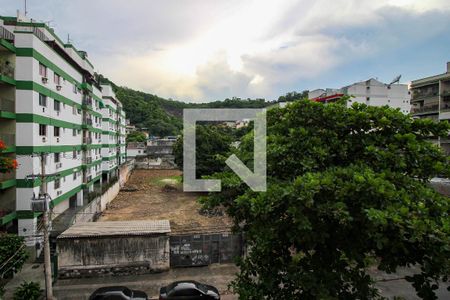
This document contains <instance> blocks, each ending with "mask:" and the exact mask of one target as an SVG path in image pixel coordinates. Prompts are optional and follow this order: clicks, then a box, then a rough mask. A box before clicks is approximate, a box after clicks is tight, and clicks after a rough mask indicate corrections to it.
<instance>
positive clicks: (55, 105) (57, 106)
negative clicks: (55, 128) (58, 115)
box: [53, 100, 61, 111]
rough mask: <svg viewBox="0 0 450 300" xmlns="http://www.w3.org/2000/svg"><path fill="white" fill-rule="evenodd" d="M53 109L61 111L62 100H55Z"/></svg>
mask: <svg viewBox="0 0 450 300" xmlns="http://www.w3.org/2000/svg"><path fill="white" fill-rule="evenodd" d="M53 109H54V110H55V111H60V110H61V102H59V101H58V100H54V101H53Z"/></svg>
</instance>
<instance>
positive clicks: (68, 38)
mask: <svg viewBox="0 0 450 300" xmlns="http://www.w3.org/2000/svg"><path fill="white" fill-rule="evenodd" d="M70 42H71V40H70V33H68V34H67V44H70Z"/></svg>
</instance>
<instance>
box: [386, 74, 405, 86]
mask: <svg viewBox="0 0 450 300" xmlns="http://www.w3.org/2000/svg"><path fill="white" fill-rule="evenodd" d="M401 77H402V75H398V76H397V77H395V78H394V79H392V81H391V83H389V84H388V86H391V85H392V84H394V83H396V82H400V78H401Z"/></svg>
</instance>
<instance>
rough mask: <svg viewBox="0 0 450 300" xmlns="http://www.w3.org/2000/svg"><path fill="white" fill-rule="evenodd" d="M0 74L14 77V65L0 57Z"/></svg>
mask: <svg viewBox="0 0 450 300" xmlns="http://www.w3.org/2000/svg"><path fill="white" fill-rule="evenodd" d="M0 75H3V76H8V77H11V78H14V67H13V66H12V65H11V62H10V61H8V60H4V59H1V58H0Z"/></svg>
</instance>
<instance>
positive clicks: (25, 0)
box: [24, 0, 28, 17]
mask: <svg viewBox="0 0 450 300" xmlns="http://www.w3.org/2000/svg"><path fill="white" fill-rule="evenodd" d="M24 2H25V17H26V16H27V13H28V11H27V0H24Z"/></svg>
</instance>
